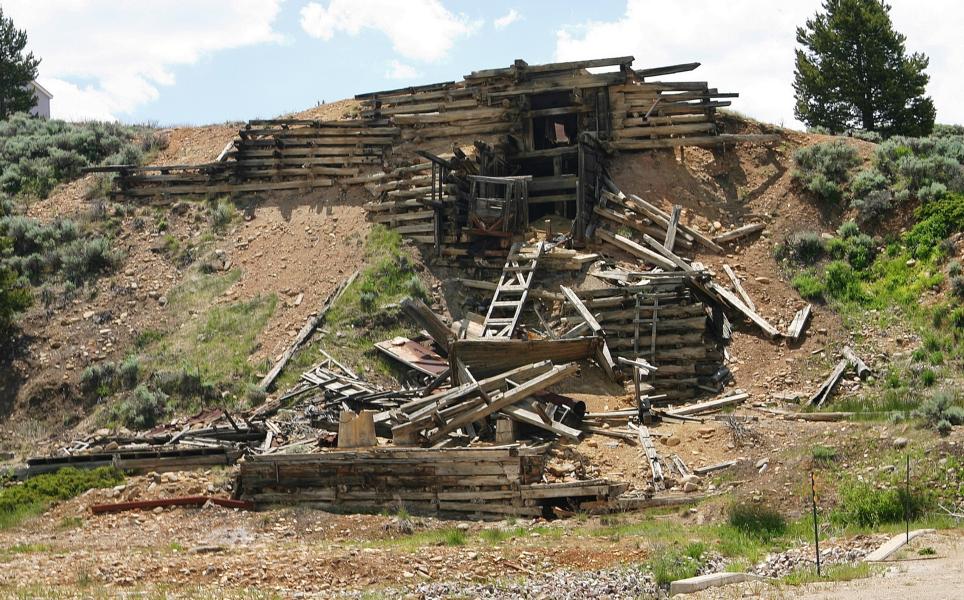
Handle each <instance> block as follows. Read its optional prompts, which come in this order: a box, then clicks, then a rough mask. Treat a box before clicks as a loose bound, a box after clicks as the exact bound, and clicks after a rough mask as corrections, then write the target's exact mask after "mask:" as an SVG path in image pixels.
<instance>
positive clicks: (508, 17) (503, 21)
mask: <svg viewBox="0 0 964 600" xmlns="http://www.w3.org/2000/svg"><path fill="white" fill-rule="evenodd" d="M521 17H522V15H520V14H519V11H517V10H516V9H514V8H510V9H509V12H507V13H505V14H504V15H502V16H501V17H499V18H498V19H496V20H495V21H493V22H492V24H493V25H495V28H496V29H505V28H506V27H508V26H509V25H512V24H513V23H515V22H516V21H518V20H519V19H520V18H521Z"/></svg>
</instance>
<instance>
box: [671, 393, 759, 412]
mask: <svg viewBox="0 0 964 600" xmlns="http://www.w3.org/2000/svg"><path fill="white" fill-rule="evenodd" d="M749 397H750V394H747V393H746V392H740V393H737V394H733V395H732V396H727V397H726V398H719V399H716V400H708V401H706V402H699V403H697V404H689V405H686V406H680V407H679V408H674V409H673V410H669V411H666V414H668V415H671V416H685V415H698V414H700V413H705V412H710V411H714V410H719V409H721V408H723V407H726V406H732V405H733V404H739V403H740V402H743V401H744V400H746V399H747V398H749Z"/></svg>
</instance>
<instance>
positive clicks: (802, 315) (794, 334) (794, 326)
mask: <svg viewBox="0 0 964 600" xmlns="http://www.w3.org/2000/svg"><path fill="white" fill-rule="evenodd" d="M811 307H812V305H811V304H807V305H806V306H804V307H803V308H801V309H800V310H798V311H797V314H795V315H793V320H792V321H790V326H789V327H787V338H788V339H790V340H793V341H794V342H796V341H798V340H799V339H800V336H801V335H803V330H804V328H805V327H806V326H807V321H808V320H809V319H810V310H811ZM847 350H849V348H844V356H846V355H847V354H846V351H847ZM848 358H849V357H848ZM851 362H853V361H851ZM858 373H859V370H858Z"/></svg>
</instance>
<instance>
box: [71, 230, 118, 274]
mask: <svg viewBox="0 0 964 600" xmlns="http://www.w3.org/2000/svg"><path fill="white" fill-rule="evenodd" d="M121 258H122V257H121V254H120V252H118V251H116V250H113V249H112V248H111V247H110V243H108V241H107V240H106V239H104V238H92V239H87V240H77V241H76V242H73V243H71V244H69V245H68V246H67V247H66V248H64V249H63V252H62V260H63V265H62V270H63V273H64V276H65V277H66V278H67V279H69V280H70V281H73V282H75V283H80V282H83V281H86V280H88V279H91V278H93V277H95V276H97V275H100V274H102V273H109V272H111V271H113V270H114V269H115V268H116V267H117V265H118V264H120V262H121Z"/></svg>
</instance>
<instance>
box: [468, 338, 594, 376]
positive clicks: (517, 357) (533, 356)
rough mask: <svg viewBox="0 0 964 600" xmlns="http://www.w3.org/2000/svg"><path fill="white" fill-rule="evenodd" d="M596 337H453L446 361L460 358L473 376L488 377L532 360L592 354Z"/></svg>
mask: <svg viewBox="0 0 964 600" xmlns="http://www.w3.org/2000/svg"><path fill="white" fill-rule="evenodd" d="M599 343H600V342H599V338H595V337H581V338H574V339H558V340H508V339H492V338H484V339H476V340H456V341H454V342H452V344H451V348H450V351H449V361H450V363H451V361H452V360H453V357H454V358H457V359H458V360H461V361H462V362H463V363H464V364H465V365H467V366H468V367H469V368H471V369H472V373H474V374H475V376H476V377H489V376H493V375H495V374H498V373H501V372H504V371H507V370H509V369H511V368H515V367H518V366H520V365H525V364H528V363H531V362H535V361H545V360H551V361H553V362H558V363H561V362H572V361H577V360H585V359H588V358H591V357H593V356H594V354H595V351H596V347H597V345H598V344H599Z"/></svg>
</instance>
